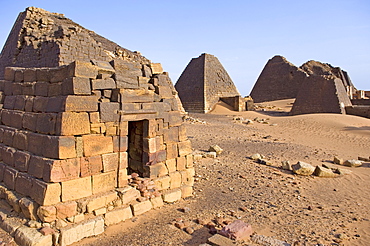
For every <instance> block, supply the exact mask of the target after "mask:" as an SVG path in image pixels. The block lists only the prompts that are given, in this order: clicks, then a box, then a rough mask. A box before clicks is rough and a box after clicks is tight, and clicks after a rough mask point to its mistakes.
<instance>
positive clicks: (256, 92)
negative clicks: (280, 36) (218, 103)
mask: <svg viewBox="0 0 370 246" xmlns="http://www.w3.org/2000/svg"><path fill="white" fill-rule="evenodd" d="M306 79H307V74H306V73H305V72H304V71H303V70H302V69H300V68H298V67H296V66H294V65H293V64H292V63H290V62H288V61H287V60H286V59H285V58H284V57H282V56H275V57H273V58H272V59H270V60H269V61H268V62H267V63H266V65H265V67H264V68H263V70H262V72H261V74H260V76H259V77H258V79H257V82H256V83H255V85H254V87H253V89H252V91H251V93H250V95H251V96H252V98H253V100H254V102H257V103H259V102H266V101H274V100H282V99H291V98H295V97H296V96H297V94H298V91H299V89H300V87H301V84H303V83H304V82H305V81H306Z"/></svg>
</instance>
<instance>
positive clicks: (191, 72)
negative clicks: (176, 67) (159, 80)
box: [175, 56, 205, 113]
mask: <svg viewBox="0 0 370 246" xmlns="http://www.w3.org/2000/svg"><path fill="white" fill-rule="evenodd" d="M175 88H176V90H177V92H178V95H179V97H180V100H181V102H182V105H183V107H184V109H185V111H187V112H195V113H204V110H205V108H204V57H203V56H200V57H198V58H193V59H192V60H191V61H190V62H189V64H188V65H187V66H186V68H185V70H184V71H183V72H182V74H181V76H180V78H179V79H178V80H177V82H176V84H175Z"/></svg>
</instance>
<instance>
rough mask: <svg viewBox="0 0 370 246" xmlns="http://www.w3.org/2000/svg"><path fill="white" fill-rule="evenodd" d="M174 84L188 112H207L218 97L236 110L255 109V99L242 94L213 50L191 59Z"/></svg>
mask: <svg viewBox="0 0 370 246" xmlns="http://www.w3.org/2000/svg"><path fill="white" fill-rule="evenodd" d="M175 88H176V90H177V91H178V93H179V97H180V99H181V102H182V105H183V106H184V109H185V110H186V111H187V112H193V113H208V112H210V111H211V110H212V109H213V108H214V106H215V105H216V104H217V103H218V102H219V101H222V102H224V103H226V104H227V105H229V106H230V107H231V108H232V109H233V110H235V111H245V110H253V101H251V100H250V99H249V98H242V97H241V96H240V93H239V92H238V90H237V89H236V87H235V85H234V83H233V81H232V80H231V78H230V76H229V74H228V73H227V71H226V70H225V68H224V67H223V66H222V64H221V63H220V61H219V60H218V59H217V57H215V56H213V55H210V54H206V53H203V54H201V55H200V56H199V57H197V58H193V59H191V61H190V62H189V64H188V65H187V67H186V68H185V70H184V71H183V72H182V74H181V76H180V78H179V79H178V80H177V82H176V84H175Z"/></svg>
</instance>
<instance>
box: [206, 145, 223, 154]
mask: <svg viewBox="0 0 370 246" xmlns="http://www.w3.org/2000/svg"><path fill="white" fill-rule="evenodd" d="M208 151H209V152H216V154H217V155H220V154H221V153H222V152H223V151H224V150H223V149H221V147H220V146H218V145H217V144H216V145H212V146H210V147H209V150H208Z"/></svg>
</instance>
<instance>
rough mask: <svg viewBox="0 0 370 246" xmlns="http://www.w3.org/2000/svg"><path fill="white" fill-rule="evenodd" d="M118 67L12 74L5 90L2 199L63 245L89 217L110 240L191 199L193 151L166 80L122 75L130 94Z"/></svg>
mask: <svg viewBox="0 0 370 246" xmlns="http://www.w3.org/2000/svg"><path fill="white" fill-rule="evenodd" d="M118 64H119V65H118ZM112 65H113V66H110V64H109V63H105V62H99V63H97V64H95V65H93V64H91V63H84V62H79V61H76V62H74V63H71V64H70V65H68V66H63V67H56V68H11V67H9V68H6V70H5V80H2V81H0V91H1V93H0V95H1V102H2V103H3V108H2V109H1V110H0V115H1V125H0V136H1V137H0V161H1V162H0V182H2V183H0V198H3V199H5V201H7V202H8V203H9V204H10V205H11V206H12V207H13V208H14V210H15V211H16V212H19V213H22V214H23V216H25V217H26V218H28V219H31V220H39V221H42V222H48V223H51V225H52V227H53V228H54V229H56V230H59V231H60V232H61V238H60V243H61V244H62V245H68V244H71V243H73V242H74V241H78V240H79V239H76V238H74V239H70V238H69V236H68V233H69V232H70V230H72V229H73V228H75V227H71V228H72V229H71V228H70V227H68V225H71V224H75V223H80V224H81V223H82V224H83V223H86V219H88V218H89V219H91V218H92V217H93V218H95V219H94V221H95V222H94V223H101V226H103V227H102V228H101V229H102V231H104V224H105V225H110V224H113V223H117V222H120V221H123V220H126V219H128V218H131V217H132V216H136V215H139V214H141V213H144V212H146V211H148V210H150V209H151V208H153V207H158V206H161V204H162V205H163V202H174V201H176V200H179V199H181V198H182V197H187V196H191V195H192V185H193V182H194V178H193V176H194V168H193V158H192V155H191V152H192V149H191V144H190V141H189V140H188V139H187V135H186V130H185V128H184V126H183V125H182V117H181V114H180V112H179V111H178V110H177V108H178V107H177V100H176V98H174V96H173V94H172V90H171V88H169V87H168V83H169V82H170V81H169V78H168V76H167V75H165V74H163V73H162V72H163V71H161V73H159V74H153V75H152V74H151V73H150V74H151V75H150V76H148V77H146V76H144V69H141V68H140V69H139V68H138V69H136V70H135V69H132V68H131V70H130V72H127V73H122V70H121V71H120V72H119V74H121V77H119V78H120V79H121V81H132V80H133V79H134V78H136V81H137V88H134V89H129V88H124V87H122V86H120V85H122V84H120V83H119V81H117V80H116V79H115V78H118V75H117V73H116V71H118V70H119V69H121V68H122V63H121V62H117V61H114V62H112ZM132 66H135V65H133V64H132ZM145 70H146V69H145ZM138 73H140V76H138ZM117 87H120V88H117ZM164 88H169V90H167V89H164ZM133 126H135V129H134V132H132V130H133ZM133 139H134V141H133ZM138 151H139V152H138ZM135 153H140V155H139V156H136V157H135ZM131 174H132V175H134V174H135V175H138V176H132V175H131ZM122 213H123V214H122ZM94 216H96V217H94ZM102 216H103V217H102ZM117 216H118V217H117ZM58 220H67V221H68V223H66V225H65V226H64V227H63V228H58V227H55V226H56V222H57V221H58ZM63 233H64V234H63ZM63 235H64V236H63ZM91 235H93V234H90V235H87V236H91ZM71 240H72V241H71Z"/></svg>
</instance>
